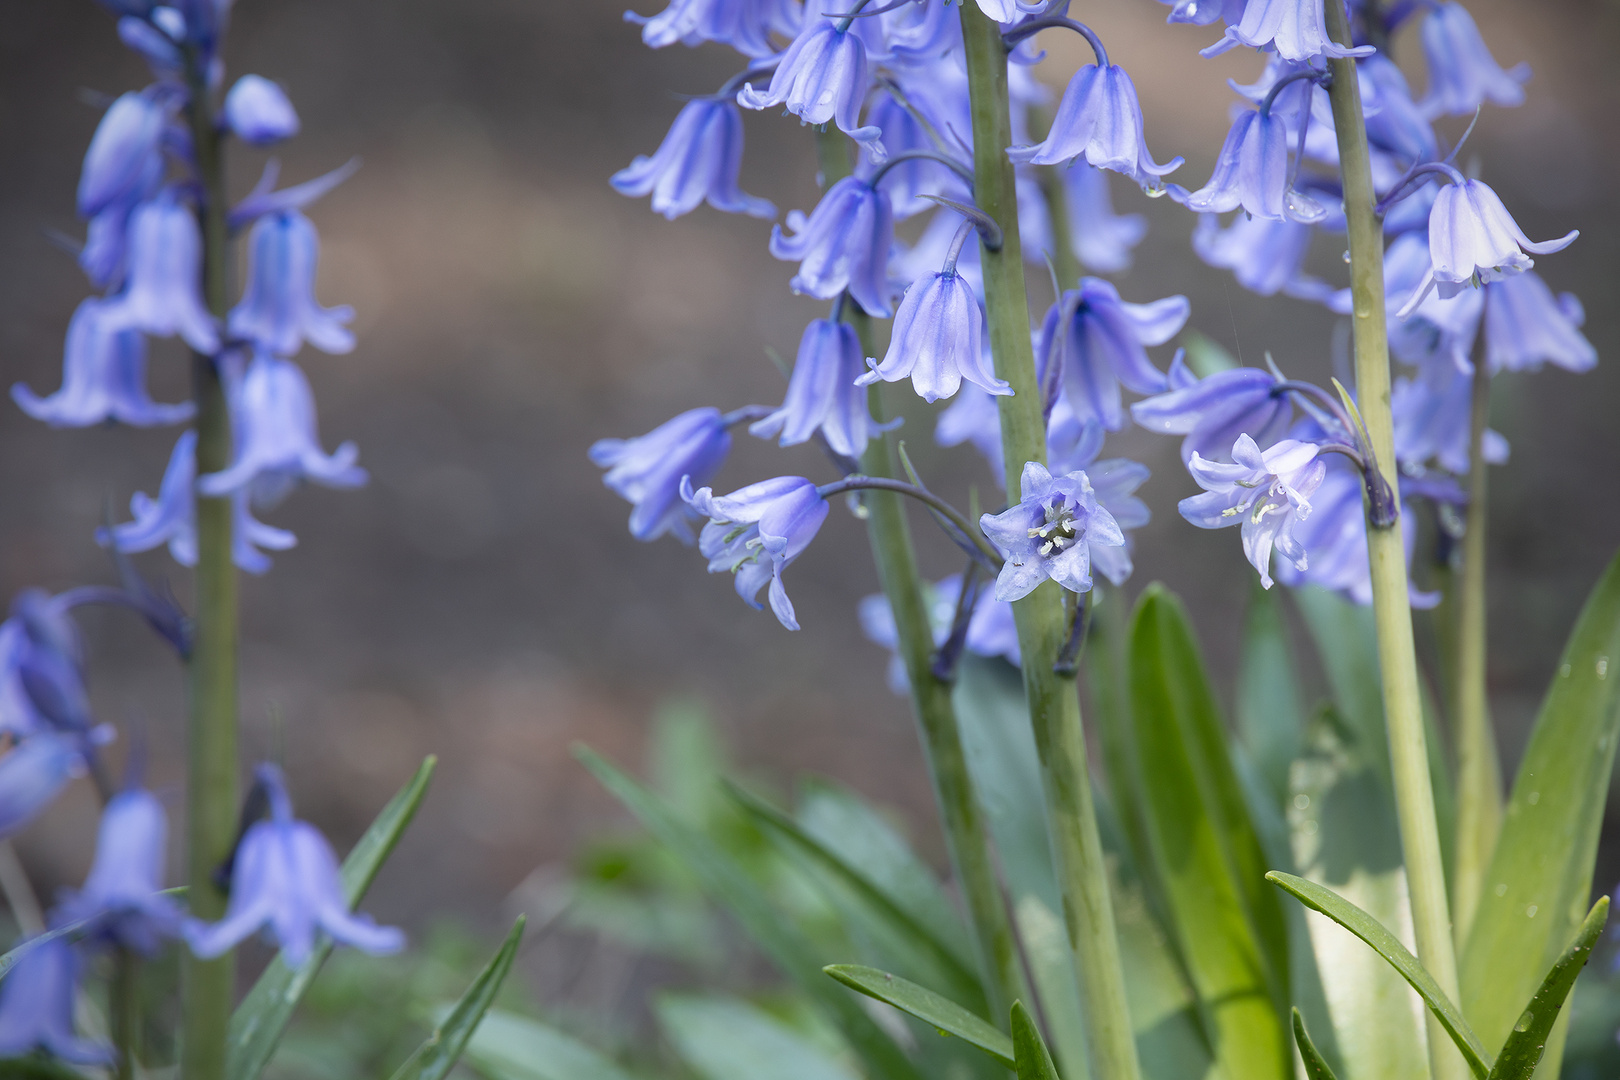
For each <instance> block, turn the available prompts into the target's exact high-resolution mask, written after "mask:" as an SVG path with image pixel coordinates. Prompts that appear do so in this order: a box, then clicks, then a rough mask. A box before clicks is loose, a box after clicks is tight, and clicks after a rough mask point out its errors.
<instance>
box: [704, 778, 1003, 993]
mask: <svg viewBox="0 0 1620 1080" xmlns="http://www.w3.org/2000/svg"><path fill="white" fill-rule="evenodd" d="M726 791H727V794H729V795H730V796H731V797H732V799H733V800H735V801H736V803H737V804H738V805H739V806H740V807H742V809H743V812H744V813H746V814H747V815H748V816H749V817H750V818H751V819H752V820H753V821H755V822H756V823H757V824H759V825H760V826H762V827H763V828H764V829H765V830H766V832H767V833H768V834H770V835H775V836H778V837H781V838H783V839H784V840H786V841H787V842H788V843H789V844H790V845H792V847H793V849H794V850H795V851H797V852H799V853H801V854H802V855H805V856H808V858H809V860H810V862H811V863H812V864H813V865H814V868H815V870H816V871H818V872H819V873H820V874H825V875H830V876H832V877H834V878H835V879H836V880H837V882H838V883H839V884H841V885H842V886H844V887H845V888H847V889H848V890H850V891H851V892H853V893H854V894H855V895H856V896H857V897H858V898H859V900H860V901H862V902H863V904H864V905H865V906H866V907H868V908H869V909H870V910H872V911H874V912H875V913H876V914H877V915H878V916H879V917H880V918H881V919H883V920H884V921H886V922H887V923H888V924H889V925H890V926H891V927H892V928H893V929H895V930H896V931H898V933H899V934H900V935H901V936H902V937H903V938H904V939H905V940H906V941H907V942H908V943H909V944H911V945H913V946H917V947H920V948H921V949H922V950H923V951H924V952H925V953H926V954H927V956H928V959H929V960H930V961H932V963H933V965H934V966H935V967H937V968H939V969H941V973H942V974H943V975H944V976H945V977H946V979H947V980H948V982H949V985H950V987H951V990H952V992H954V993H957V994H963V995H964V996H966V995H975V996H977V995H979V994H980V989H979V980H978V976H977V974H976V973H975V972H974V969H973V966H972V962H971V960H970V959H969V958H968V957H965V956H963V955H962V954H961V951H960V949H961V946H960V944H959V943H961V942H963V941H965V940H966V938H967V935H966V933H965V932H964V930H963V928H962V925H961V922H960V920H957V919H955V918H954V917H953V916H952V915H951V912H950V909H949V908H948V907H946V908H944V910H943V912H939V911H936V910H929V909H931V908H932V907H933V904H932V900H933V899H934V897H932V896H929V894H928V888H929V886H932V884H933V881H932V876H931V875H928V873H927V871H926V870H923V869H922V867H921V864H920V863H917V862H916V860H915V856H913V855H912V853H911V850H910V849H909V848H907V847H906V846H905V844H904V842H903V841H901V840H900V838H899V837H898V836H896V835H895V834H894V831H893V830H892V829H891V828H890V827H889V826H888V824H887V823H886V822H884V821H883V820H882V819H881V818H879V817H877V815H875V814H872V813H871V812H870V811H867V810H866V809H865V807H861V806H860V805H859V804H858V803H857V802H855V800H854V799H853V798H852V797H850V796H847V795H842V796H841V795H840V794H836V793H834V792H832V791H831V790H826V791H823V792H821V793H819V794H818V795H816V796H813V797H812V799H811V800H807V802H808V803H809V805H810V806H813V807H814V809H813V810H812V811H811V817H810V819H809V820H811V821H812V822H814V823H815V824H816V826H817V830H816V831H817V833H818V834H819V835H812V834H811V832H809V831H808V830H807V829H806V828H804V827H802V826H801V825H800V824H799V823H798V822H796V821H794V820H793V819H792V818H790V817H788V816H787V815H786V814H784V813H783V812H782V811H780V810H778V809H777V808H776V807H774V806H772V805H771V804H770V803H768V802H766V801H765V800H764V799H761V798H760V797H759V796H757V795H754V794H752V793H750V792H748V791H745V790H744V789H742V788H740V787H738V786H737V785H735V784H730V783H728V784H727V785H726ZM807 809H808V807H807ZM835 844H836V845H839V846H842V847H844V849H845V851H846V852H850V853H851V854H854V855H855V856H856V857H857V858H860V861H861V863H862V866H861V867H860V868H859V869H857V867H856V866H854V865H852V864H851V862H850V860H849V859H847V858H845V857H844V855H843V854H842V853H840V852H839V851H837V850H835V848H834V846H833V845H835ZM852 847H854V848H857V849H858V848H861V847H864V848H865V849H866V850H860V851H851V848H852ZM907 869H912V870H915V871H920V872H921V873H922V874H923V875H925V876H926V879H927V880H926V883H918V882H917V881H916V880H915V875H914V874H906V870H907ZM877 878H888V880H887V881H885V882H883V883H882V884H880V883H879V881H878V880H874V879H877ZM896 879H899V880H896ZM919 884H920V885H921V887H920V888H919ZM885 885H887V886H889V887H888V888H885V887H884V886H885ZM906 894H909V895H906ZM938 899H939V900H940V901H941V902H943V900H944V898H943V897H942V896H940V897H938ZM925 912H926V913H925ZM941 915H943V917H944V919H946V920H949V923H954V924H955V936H954V939H952V938H947V937H944V936H942V935H941V934H940V932H939V929H942V927H939V923H940V916H941ZM949 923H947V924H946V925H949ZM953 940H954V944H953ZM964 992H965V993H964Z"/></svg>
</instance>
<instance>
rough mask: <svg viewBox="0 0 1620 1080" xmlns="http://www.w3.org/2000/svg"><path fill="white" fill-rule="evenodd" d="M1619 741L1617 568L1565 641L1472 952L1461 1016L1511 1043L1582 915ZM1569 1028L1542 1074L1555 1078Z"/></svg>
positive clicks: (1507, 819) (1467, 949)
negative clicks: (1517, 1025)
mask: <svg viewBox="0 0 1620 1080" xmlns="http://www.w3.org/2000/svg"><path fill="white" fill-rule="evenodd" d="M1617 741H1620V558H1616V559H1615V561H1614V562H1611V563H1610V564H1609V568H1608V569H1607V570H1606V571H1605V572H1604V575H1603V578H1602V580H1601V581H1599V582H1598V584H1597V586H1596V588H1594V589H1593V590H1592V594H1591V596H1590V597H1589V598H1588V599H1587V601H1586V606H1585V608H1584V609H1583V610H1582V611H1581V617H1580V619H1579V620H1578V621H1577V622H1576V624H1575V629H1574V631H1573V632H1572V633H1571V634H1570V638H1569V643H1568V644H1567V645H1565V646H1564V654H1563V658H1562V661H1561V663H1560V666H1559V669H1558V673H1557V675H1556V676H1555V677H1554V678H1553V680H1552V685H1551V686H1550V687H1549V688H1548V690H1547V696H1546V698H1545V699H1544V700H1543V701H1542V705H1541V712H1540V714H1539V715H1538V716H1537V717H1536V724H1535V727H1534V729H1533V730H1532V732H1531V735H1530V742H1529V744H1528V745H1527V746H1526V747H1525V751H1524V758H1523V761H1522V763H1521V764H1520V766H1519V772H1518V775H1517V776H1516V777H1515V778H1514V780H1513V792H1512V795H1511V796H1510V798H1509V799H1508V804H1507V810H1506V813H1505V815H1504V816H1503V819H1502V833H1501V836H1500V838H1499V839H1498V840H1497V843H1496V853H1495V855H1493V856H1492V858H1491V866H1490V870H1489V871H1487V873H1486V877H1485V881H1484V890H1483V891H1482V893H1481V895H1480V897H1479V907H1478V909H1477V911H1476V912H1475V915H1474V922H1473V926H1472V927H1471V928H1470V930H1469V934H1468V941H1467V942H1466V943H1465V945H1464V947H1463V949H1462V952H1461V955H1460V956H1459V957H1458V966H1459V972H1458V974H1459V975H1460V976H1461V979H1462V986H1463V995H1462V998H1463V1000H1462V1005H1463V1008H1464V1009H1465V1010H1467V1013H1468V1015H1469V1016H1470V1017H1471V1018H1473V1020H1474V1022H1475V1024H1477V1025H1478V1027H1479V1031H1480V1035H1481V1036H1482V1037H1483V1038H1485V1039H1486V1040H1489V1041H1490V1042H1491V1043H1499V1042H1501V1041H1503V1040H1505V1039H1506V1038H1507V1036H1508V1033H1509V1032H1510V1031H1511V1030H1512V1029H1513V1025H1514V1024H1515V1023H1516V1022H1517V1021H1518V1019H1519V1016H1520V1013H1521V1012H1522V1011H1523V1009H1524V1003H1525V1002H1526V1001H1527V1000H1529V998H1530V996H1531V995H1532V994H1533V993H1535V990H1536V987H1538V986H1540V985H1541V980H1542V977H1543V976H1544V975H1545V974H1546V971H1547V969H1548V968H1549V967H1551V966H1552V964H1553V962H1554V961H1555V960H1556V959H1557V958H1558V956H1559V954H1560V953H1562V952H1563V950H1564V946H1565V944H1566V943H1567V942H1568V941H1569V939H1570V938H1571V937H1572V936H1573V935H1574V933H1575V930H1576V928H1577V927H1579V926H1580V923H1581V919H1582V918H1583V917H1584V916H1585V914H1586V910H1587V901H1588V900H1589V899H1590V898H1591V895H1592V869H1593V864H1594V862H1595V860H1596V857H1597V843H1598V833H1599V831H1600V829H1601V828H1602V825H1603V814H1604V806H1605V803H1606V801H1607V798H1608V791H1609V777H1610V773H1611V772H1612V770H1613V768H1614V755H1615V744H1616V742H1617ZM1563 1030H1564V1028H1563V1027H1562V1026H1560V1027H1559V1028H1557V1029H1555V1030H1554V1032H1553V1034H1552V1036H1551V1038H1550V1040H1549V1042H1548V1046H1547V1057H1546V1060H1545V1061H1544V1062H1543V1065H1542V1072H1543V1075H1547V1076H1556V1075H1557V1074H1558V1065H1559V1062H1560V1060H1561V1058H1562V1052H1563V1048H1562V1043H1563V1036H1562V1032H1563Z"/></svg>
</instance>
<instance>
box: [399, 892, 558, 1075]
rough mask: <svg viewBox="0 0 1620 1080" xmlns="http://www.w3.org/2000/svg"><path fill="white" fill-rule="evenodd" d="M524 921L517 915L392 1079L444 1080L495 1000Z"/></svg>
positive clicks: (523, 917)
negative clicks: (458, 996) (491, 953)
mask: <svg viewBox="0 0 1620 1080" xmlns="http://www.w3.org/2000/svg"><path fill="white" fill-rule="evenodd" d="M527 921H528V920H527V917H526V916H523V915H519V916H518V917H517V922H515V923H513V924H512V929H511V931H509V932H508V933H507V935H506V940H505V941H503V942H501V947H500V948H499V949H497V950H496V951H495V955H494V956H492V957H491V958H490V961H489V963H488V964H485V965H484V970H483V971H480V972H479V973H478V978H476V979H474V980H473V981H472V985H471V986H469V987H467V992H466V993H465V994H462V995H461V1000H460V1001H458V1002H456V1007H455V1008H453V1009H451V1010H450V1015H449V1016H446V1017H445V1018H444V1019H443V1020H442V1021H440V1022H439V1026H438V1027H436V1028H434V1029H433V1034H432V1035H429V1036H428V1037H427V1041H426V1042H424V1043H423V1044H422V1045H421V1046H418V1047H417V1048H416V1051H415V1052H414V1053H413V1054H411V1056H410V1057H408V1058H406V1059H405V1064H403V1065H401V1066H400V1067H399V1069H398V1070H397V1071H396V1072H395V1073H394V1080H444V1077H445V1076H446V1075H447V1074H448V1073H449V1072H450V1070H451V1069H452V1068H453V1067H454V1066H455V1064H456V1062H457V1061H458V1060H459V1059H460V1058H461V1052H462V1051H463V1050H465V1049H466V1048H467V1040H469V1039H471V1038H472V1036H473V1032H474V1031H476V1030H478V1024H479V1022H480V1021H481V1020H483V1019H484V1014H485V1013H486V1012H488V1011H489V1007H490V1006H491V1005H493V1004H494V1003H495V995H496V994H497V993H499V992H500V989H501V983H503V982H505V981H506V973H507V972H508V971H511V970H512V961H513V960H515V959H516V958H517V951H518V945H519V944H520V943H521V942H522V941H523V924H524V923H525V922H527Z"/></svg>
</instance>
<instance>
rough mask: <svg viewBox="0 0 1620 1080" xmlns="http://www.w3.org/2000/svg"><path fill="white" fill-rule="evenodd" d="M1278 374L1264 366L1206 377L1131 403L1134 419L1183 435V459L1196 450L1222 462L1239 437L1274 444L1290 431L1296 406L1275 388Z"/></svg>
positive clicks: (1148, 427) (1197, 452)
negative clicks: (1245, 436) (1242, 436)
mask: <svg viewBox="0 0 1620 1080" xmlns="http://www.w3.org/2000/svg"><path fill="white" fill-rule="evenodd" d="M1277 381H1278V380H1277V377H1276V376H1275V375H1273V374H1271V372H1269V371H1262V370H1261V369H1260V368H1250V367H1240V368H1232V369H1231V370H1229V371H1218V372H1215V373H1214V374H1212V375H1206V376H1205V377H1204V378H1202V379H1199V380H1198V381H1197V382H1195V383H1193V384H1192V385H1190V386H1185V387H1182V388H1179V389H1171V390H1168V391H1166V392H1165V393H1163V394H1158V395H1156V396H1154V397H1150V398H1147V399H1146V400H1143V401H1138V402H1136V403H1135V404H1133V405H1132V406H1131V418H1132V419H1133V420H1135V421H1136V422H1137V423H1138V424H1140V425H1142V426H1143V427H1144V428H1146V429H1147V430H1149V431H1157V432H1159V433H1160V434H1164V435H1183V436H1185V438H1183V439H1182V440H1181V460H1182V461H1183V462H1187V461H1191V460H1192V457H1193V455H1194V454H1197V455H1198V456H1199V457H1201V458H1203V459H1205V460H1214V461H1219V460H1222V459H1224V458H1225V456H1226V455H1227V454H1228V453H1230V452H1231V450H1232V445H1233V443H1235V442H1236V441H1237V437H1238V436H1239V435H1248V436H1249V437H1250V438H1251V439H1252V440H1254V442H1255V444H1256V445H1257V446H1260V447H1262V448H1264V447H1267V446H1270V445H1271V444H1272V443H1274V442H1276V441H1277V440H1278V439H1280V438H1281V437H1282V436H1283V433H1284V432H1286V431H1287V430H1288V425H1289V422H1290V421H1291V420H1292V419H1293V415H1294V407H1293V403H1292V402H1291V401H1290V400H1289V397H1288V395H1287V394H1285V393H1282V392H1280V391H1279V390H1278V388H1277Z"/></svg>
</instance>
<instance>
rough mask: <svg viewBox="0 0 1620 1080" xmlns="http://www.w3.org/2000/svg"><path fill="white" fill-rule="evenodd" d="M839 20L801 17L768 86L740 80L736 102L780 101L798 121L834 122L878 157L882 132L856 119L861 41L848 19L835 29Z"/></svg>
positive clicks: (862, 92)
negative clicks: (842, 27) (844, 27)
mask: <svg viewBox="0 0 1620 1080" xmlns="http://www.w3.org/2000/svg"><path fill="white" fill-rule="evenodd" d="M861 21H862V20H860V19H856V20H854V22H856V23H859V22H861ZM839 22H840V20H834V19H828V18H816V17H813V16H812V17H810V18H807V19H806V21H805V25H804V29H803V30H801V31H800V32H799V36H798V37H796V38H794V39H793V44H792V45H789V46H788V48H787V52H785V53H783V54H782V61H781V63H779V64H778V65H777V67H776V70H775V71H774V72H772V73H771V82H770V86H769V87H767V88H766V89H765V90H764V91H763V92H762V91H759V90H755V89H754V88H753V87H752V86H747V85H745V86H744V87H743V88H742V90H740V91H739V92H738V94H737V103H738V104H739V105H742V106H743V107H744V108H748V109H768V108H771V107H772V106H775V105H780V106H782V107H783V108H785V109H786V110H787V111H788V112H790V113H792V114H793V115H794V116H797V117H798V118H799V120H800V122H802V123H805V124H826V123H829V122H830V123H834V124H837V125H838V130H840V131H842V132H843V133H844V134H846V135H848V136H849V137H850V138H852V139H854V140H856V141H857V142H860V143H864V144H865V145H866V147H867V150H868V153H871V154H874V155H875V156H881V155H882V143H881V142H880V141H879V140H880V139H881V138H882V135H883V132H882V131H880V130H879V129H878V128H876V127H872V126H870V125H868V126H866V127H862V126H861V124H860V115H861V105H862V103H863V102H865V100H866V92H867V90H868V89H870V81H871V80H870V79H869V78H868V76H867V62H866V61H867V56H866V43H865V42H864V41H862V40H861V34H860V33H859V32H857V31H856V30H855V28H854V25H853V24H851V27H850V29H848V30H840V29H839Z"/></svg>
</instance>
